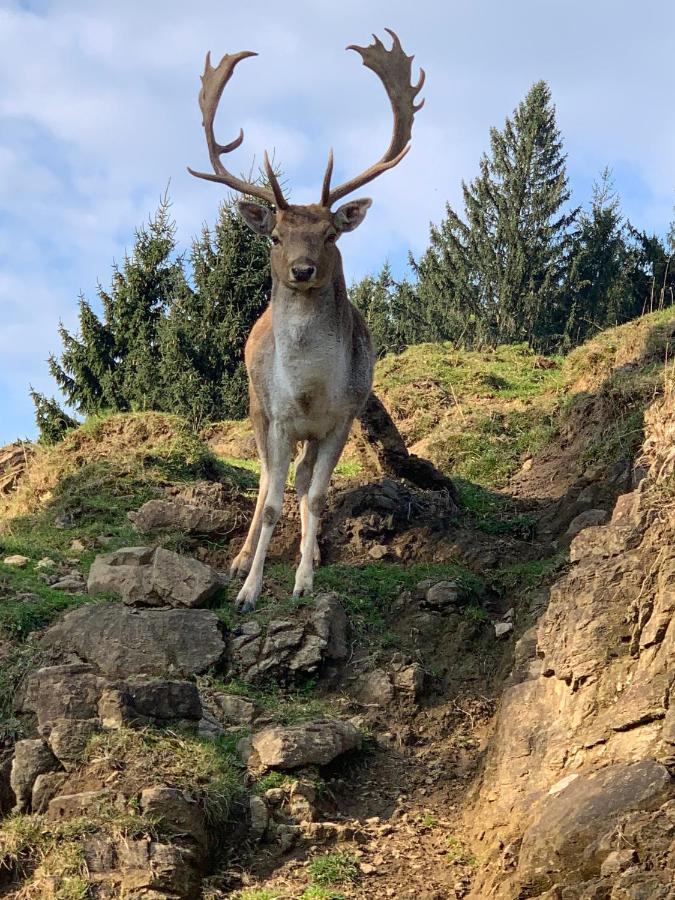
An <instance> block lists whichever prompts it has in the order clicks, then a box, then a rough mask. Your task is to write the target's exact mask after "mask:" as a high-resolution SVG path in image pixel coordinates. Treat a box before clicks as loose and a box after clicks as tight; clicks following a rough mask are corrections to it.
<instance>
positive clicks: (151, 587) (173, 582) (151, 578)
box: [87, 547, 221, 607]
mask: <svg viewBox="0 0 675 900" xmlns="http://www.w3.org/2000/svg"><path fill="white" fill-rule="evenodd" d="M220 587H221V580H220V578H219V577H218V575H217V573H216V572H214V570H213V569H212V568H211V567H210V566H206V565H204V563H201V562H199V560H196V559H192V558H191V557H187V556H180V555H179V554H178V553H173V552H172V551H170V550H164V549H163V548H162V547H158V548H157V549H153V548H152V547H125V548H123V549H122V550H116V551H115V552H114V553H109V554H106V555H103V556H97V557H96V559H95V560H94V562H93V563H92V566H91V569H90V571H89V580H88V582H87V589H88V591H89V593H90V594H96V593H112V594H117V595H118V596H120V597H121V598H122V600H124V602H125V603H127V604H130V605H132V604H140V605H143V606H174V607H178V606H187V607H196V606H200V605H201V604H203V603H205V602H206V601H207V600H209V599H210V598H211V597H213V595H214V594H215V593H216V591H218V590H219V589H220Z"/></svg>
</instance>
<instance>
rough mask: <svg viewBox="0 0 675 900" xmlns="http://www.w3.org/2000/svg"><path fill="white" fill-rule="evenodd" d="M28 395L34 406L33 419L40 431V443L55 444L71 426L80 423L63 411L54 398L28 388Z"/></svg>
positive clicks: (74, 426)
mask: <svg viewBox="0 0 675 900" xmlns="http://www.w3.org/2000/svg"><path fill="white" fill-rule="evenodd" d="M30 396H31V399H32V400H33V404H34V406H35V421H36V422H37V427H38V431H39V433H40V443H42V444H56V443H58V441H60V440H61V438H63V437H65V435H66V434H67V432H68V431H70V429H71V428H77V426H78V425H79V424H80V423H79V422H78V421H77V420H76V419H73V417H72V416H69V415H68V413H66V412H64V411H63V410H62V409H61V407H60V406H59V405H58V403H57V402H56V400H54V398H53V397H52V398H51V399H50V398H48V397H45V395H44V394H41V393H39V392H38V391H35V390H33V388H31V389H30Z"/></svg>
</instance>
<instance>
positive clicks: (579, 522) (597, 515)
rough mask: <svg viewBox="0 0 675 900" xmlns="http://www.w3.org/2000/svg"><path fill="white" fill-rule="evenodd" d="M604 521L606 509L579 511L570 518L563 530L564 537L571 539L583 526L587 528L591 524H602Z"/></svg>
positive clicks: (605, 519)
mask: <svg viewBox="0 0 675 900" xmlns="http://www.w3.org/2000/svg"><path fill="white" fill-rule="evenodd" d="M606 521H607V510H604V509H587V510H585V512H582V513H579V515H578V516H575V517H574V518H573V519H572V521H571V522H570V524H569V526H568V528H567V531H566V532H565V537H566V538H567V540H571V539H572V538H573V537H575V536H576V535H577V534H579V532H580V531H583V530H584V528H589V527H590V526H592V525H603V524H604V523H605V522H606Z"/></svg>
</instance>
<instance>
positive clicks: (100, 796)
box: [47, 788, 119, 822]
mask: <svg viewBox="0 0 675 900" xmlns="http://www.w3.org/2000/svg"><path fill="white" fill-rule="evenodd" d="M107 802H113V803H115V802H117V803H119V800H118V799H117V798H116V797H115V796H114V795H112V794H111V792H110V791H109V790H107V789H105V788H104V789H103V790H98V791H81V792H80V793H78V794H61V795H60V796H58V797H54V799H53V800H50V802H49V806H48V807H47V818H48V819H50V820H51V821H52V822H60V821H67V820H69V819H77V818H79V817H80V816H83V815H86V813H87V811H88V810H91V809H92V808H94V809H95V808H97V807H100V806H101V804H102V803H107Z"/></svg>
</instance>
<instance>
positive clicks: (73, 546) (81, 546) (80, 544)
mask: <svg viewBox="0 0 675 900" xmlns="http://www.w3.org/2000/svg"><path fill="white" fill-rule="evenodd" d="M86 549H87V548H86V546H85V543H84V541H81V540H80V539H79V538H74V539H73V540H72V541H71V542H70V550H71V551H72V552H73V553H84V551H85V550H86Z"/></svg>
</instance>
